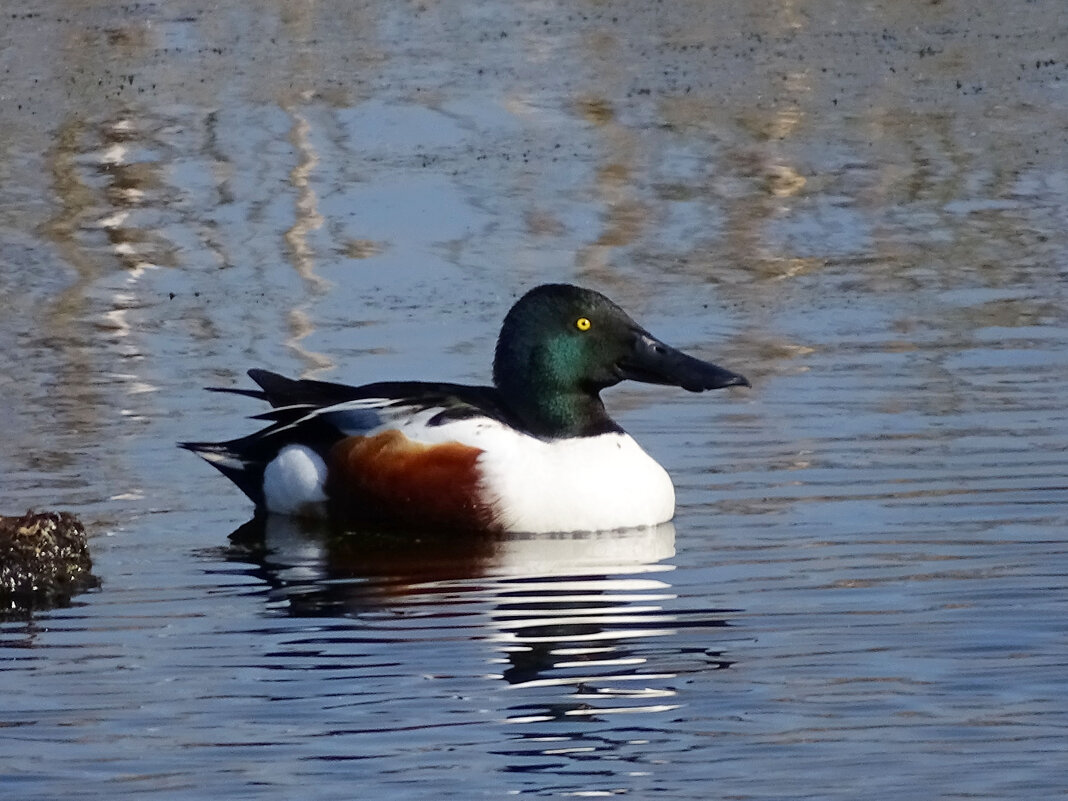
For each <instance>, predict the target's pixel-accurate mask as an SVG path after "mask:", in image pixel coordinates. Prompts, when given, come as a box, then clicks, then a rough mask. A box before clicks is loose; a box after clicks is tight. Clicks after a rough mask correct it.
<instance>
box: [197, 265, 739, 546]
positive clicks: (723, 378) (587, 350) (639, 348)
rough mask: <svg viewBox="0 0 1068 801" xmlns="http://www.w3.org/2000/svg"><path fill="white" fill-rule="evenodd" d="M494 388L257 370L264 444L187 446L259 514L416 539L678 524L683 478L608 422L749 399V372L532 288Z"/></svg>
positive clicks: (602, 302) (597, 301) (587, 301)
mask: <svg viewBox="0 0 1068 801" xmlns="http://www.w3.org/2000/svg"><path fill="white" fill-rule="evenodd" d="M492 375H493V383H492V385H489V386H478V385H465V384H455V383H439V382H430V381H382V382H377V383H371V384H365V385H362V386H350V385H347V384H340V383H333V382H328V381H319V380H312V379H292V378H287V377H284V376H282V375H279V374H277V373H274V372H270V371H268V370H262V369H252V370H249V371H248V376H249V377H250V378H251V379H252V381H253V382H255V384H256V385H257V386H258V387H259V388H258V389H244V388H237V387H209V390H211V391H216V392H228V393H233V394H237V395H243V396H248V397H252V398H255V399H257V400H261V401H266V402H267V403H268V404H270V406H271V408H270V410H269V411H266V412H264V413H262V414H258V415H254V417H253V419H258V420H264V421H266V425H265V427H263V428H261V429H260V430H258V431H256V432H254V433H252V434H250V435H247V436H243V437H240V438H238V439H233V440H229V441H226V442H182V443H179V446H180V447H182V448H185V449H186V450H189V451H192V452H193V453H195V454H197V455H198V456H200V457H202V458H203V459H205V460H206V461H207V462H208V463H209V464H211V465H212V466H213V467H215V468H217V469H218V470H219V471H220V472H221V473H222V474H223V475H225V476H226V477H227V478H228V479H230V480H231V481H232V482H233V483H234V484H236V485H237V487H238V488H240V489H241V491H242V492H244V494H245V495H246V496H248V498H249V499H250V500H251V501H252V502H253V504H255V507H256V512H257V514H268V515H286V516H291V517H297V518H318V519H331V520H343V521H345V522H346V523H352V524H357V525H364V524H366V525H375V526H399V527H405V528H408V529H420V528H423V529H426V528H434V529H436V530H458V531H483V532H525V533H531V534H542V533H550V532H577V531H607V530H614V529H629V528H640V527H644V526H655V525H659V524H662V523H666V522H667V521H669V520H671V519H672V518H673V517H674V514H675V489H674V485H673V484H672V481H671V478H670V476H669V475H668V473H667V471H666V470H665V469H664V468H663V467H662V466H661V465H660V464H659V463H657V462H656V460H654V459H653V458H652V457H651V456H649V454H647V453H646V452H645V450H643V449H642V447H641V446H640V445H639V444H638V443H637V442H636V441H635V440H634V439H633V438H632V437H631V436H630V435H629V434H627V433H626V432H625V431H624V430H623V429H622V428H621V427H620V426H619V425H618V424H617V423H616V422H615V421H614V420H613V419H612V418H611V417H610V416H609V415H608V412H607V411H606V410H605V406H604V403H603V401H602V399H601V392H602V391H603V390H605V389H607V388H609V387H612V386H614V385H616V384H618V383H620V382H621V381H624V380H630V381H639V382H643V383H647V384H661V385H670V386H677V387H681V388H682V389H684V390H687V391H690V392H704V391H706V390H713V389H722V388H726V387H740V386H744V387H748V386H750V382H749V380H748V379H747V378H746V377H745V376H743V375H741V374H740V373H736V372H733V371H731V370H728V369H726V368H724V367H720V366H718V365H716V364H713V363H712V362H708V361H704V360H702V359H698V358H696V357H694V356H691V355H688V354H686V353H684V352H682V351H680V350H678V349H676V348H673V347H671V346H670V345H667V344H665V343H664V342H662V341H661V340H659V339H657V338H656V337H654V336H653V335H652V334H650V333H649V332H648V331H647V330H646V329H645V328H643V327H642V326H640V325H638V323H636V322H635V321H634V320H633V319H632V318H631V317H630V315H628V314H627V313H626V312H625V311H624V310H623V309H622V308H620V307H619V306H618V305H617V304H616V303H614V302H613V301H612V300H610V299H609V298H608V297H606V296H605V295H603V294H601V293H600V292H597V291H595V290H592V289H587V288H583V287H578V286H574V285H571V284H543V285H541V286H537V287H535V288H533V289H531V290H529V291H528V292H527V293H526V294H524V295H523V296H522V297H520V299H519V300H518V301H516V302H515V304H514V305H513V306H512V307H511V309H510V310H509V311H508V313H507V315H506V316H505V318H504V323H503V324H502V326H501V330H500V334H499V337H498V339H497V346H496V350H495V352H494V358H493V373H492Z"/></svg>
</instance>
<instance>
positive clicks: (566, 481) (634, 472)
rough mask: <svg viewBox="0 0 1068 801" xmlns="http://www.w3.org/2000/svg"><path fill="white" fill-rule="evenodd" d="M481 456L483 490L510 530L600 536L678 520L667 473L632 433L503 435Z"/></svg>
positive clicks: (673, 489)
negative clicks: (545, 437)
mask: <svg viewBox="0 0 1068 801" xmlns="http://www.w3.org/2000/svg"><path fill="white" fill-rule="evenodd" d="M496 439H497V441H495V442H494V443H493V447H492V448H487V449H486V452H485V453H483V454H482V455H481V456H480V457H479V465H480V466H481V467H482V471H483V486H484V488H485V490H486V491H487V493H488V494H489V495H490V496H491V497H492V498H493V499H494V500H495V502H496V503H495V505H496V508H497V512H498V515H499V517H498V520H499V522H500V523H501V524H502V525H503V526H504V528H505V529H506V530H508V531H527V532H534V533H539V532H548V531H599V530H606V529H617V528H632V527H637V526H652V525H656V524H658V523H664V522H666V521H668V520H670V519H671V518H672V516H673V515H674V514H675V488H674V487H673V486H672V484H671V479H670V478H669V477H668V474H667V472H666V471H665V470H664V468H663V467H661V466H660V465H659V464H657V463H656V462H655V461H654V460H653V459H652V457H650V456H649V455H648V454H647V453H646V452H645V451H643V450H642V449H641V447H640V446H639V445H638V443H636V442H635V441H634V440H633V439H631V438H630V437H629V436H628V435H626V434H621V433H620V434H602V435H600V436H596V437H575V438H573V439H562V440H554V441H551V442H543V441H541V440H537V439H534V438H533V437H528V436H525V435H522V434H512V435H511V436H508V435H502V436H500V437H497V438H496Z"/></svg>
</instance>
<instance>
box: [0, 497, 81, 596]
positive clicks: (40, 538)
mask: <svg viewBox="0 0 1068 801" xmlns="http://www.w3.org/2000/svg"><path fill="white" fill-rule="evenodd" d="M92 567H93V563H92V561H91V560H90V559H89V546H88V545H87V544H86V541H85V528H84V527H83V526H82V524H81V521H80V520H78V518H77V517H75V516H74V515H72V514H69V513H67V512H40V513H38V512H32V511H31V512H27V513H26V514H24V515H22V516H21V517H3V516H0V617H11V616H19V615H23V614H27V613H29V612H32V611H33V610H35V609H48V608H50V607H54V606H63V605H64V604H67V603H69V602H70V599H71V597H72V596H74V595H77V594H78V593H80V592H84V591H85V590H88V589H92V588H93V587H95V586H97V584H98V583H99V581H98V579H97V578H96V577H95V576H94V575H93V574H92V572H91V571H92Z"/></svg>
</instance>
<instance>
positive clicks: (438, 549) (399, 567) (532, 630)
mask: <svg viewBox="0 0 1068 801" xmlns="http://www.w3.org/2000/svg"><path fill="white" fill-rule="evenodd" d="M231 541H232V542H233V544H234V551H233V553H232V558H234V559H236V560H238V561H254V562H258V563H259V564H260V566H261V568H263V569H262V570H260V571H258V574H259V575H261V576H263V577H265V578H266V579H267V581H268V582H269V584H270V585H271V590H270V591H269V593H268V595H269V598H268V605H269V607H270V608H271V609H272V611H276V612H281V613H285V614H291V615H294V616H298V617H308V616H339V615H340V616H345V617H353V618H357V619H360V618H363V619H364V623H365V624H367V625H374V621H377V620H380V619H381V610H382V609H389V610H391V612H392V613H393V614H396V613H398V612H401V611H402V610H407V611H404V614H405V615H407V616H411V615H413V614H416V615H419V616H420V618H421V619H422V620H424V621H425V622H426V625H427V626H429V627H430V630H429V633H428V631H427V629H425V628H421V629H420V636H429V637H430V638H431V639H433V638H434V637H441V638H442V639H443V640H448V641H453V640H455V639H456V638H457V637H461V638H463V639H465V640H467V641H469V642H470V643H471V647H472V648H475V649H486V648H487V647H488V648H489V650H490V652H491V653H490V654H489V655H488V656H487V657H486V658H487V659H488V662H489V664H490V665H492V666H493V669H492V670H491V671H488V672H487V673H486V674H483V678H485V679H487V680H491V681H503V682H505V683H507V684H508V685H509V688H510V689H511V690H512V691H514V692H516V693H517V696H516V700H515V704H514V705H513V706H511V707H509V709H508V710H507V711H506V716H505V721H506V722H511V723H530V722H536V721H545V720H550V719H551V720H556V719H560V718H562V717H576V716H577V717H588V716H597V715H603V714H613V713H620V712H641V713H649V712H663V711H665V710H668V709H672V708H675V707H676V706H677V704H676V703H674V702H673V699H674V697H675V690H674V689H673V687H672V686H671V682H672V680H673V679H675V678H677V676H678V665H679V664H680V663H681V664H686V665H689V667H687V668H685V669H686V670H690V669H698V670H700V669H705V668H706V667H707V665H706V662H707V661H708V660H707V655H702V656H701V657H699V658H698V661H699V662H700V665H699V666H698V667H696V668H694V667H693V666H692V665H690V662H692V660H693V658H694V657H693V656H692V655H685V656H683V655H681V654H677V653H675V652H674V651H673V649H672V644H671V642H670V639H669V640H667V641H665V643H664V644H663V645H661V646H659V647H658V646H655V645H654V642H655V641H656V640H658V639H660V638H670V637H672V635H675V634H677V633H678V632H679V629H680V627H681V626H688V627H693V626H705V627H709V628H712V627H718V626H722V625H724V622H723V620H722V619H721V618H722V615H721V613H720V612H718V611H714V610H713V611H707V612H706V611H705V610H701V611H696V610H687V611H686V612H685V613H684V614H685V615H686V617H687V620H686V621H685V623H682V622H680V620H679V614H680V613H679V611H678V610H677V609H676V608H675V607H676V606H677V601H678V596H677V594H676V593H675V591H674V589H673V588H672V585H671V583H670V581H669V580H668V579H669V576H670V575H671V573H672V571H673V570H674V566H673V565H671V564H669V563H667V562H666V560H668V559H670V558H672V557H673V556H674V554H675V528H674V526H673V525H672V524H671V523H666V524H663V525H660V526H654V527H648V528H641V529H630V530H623V531H609V532H583V533H574V534H554V535H516V534H511V535H510V534H503V535H497V536H492V537H489V536H471V535H469V536H467V537H463V536H459V537H458V536H457V535H455V534H452V535H445V534H439V533H434V532H430V533H427V532H418V533H416V534H411V535H407V536H405V535H397V534H393V535H388V536H386V535H383V534H382V533H381V532H378V533H376V532H367V533H363V532H351V531H337V530H324V529H323V528H322V527H321V526H316V525H313V524H310V523H301V522H297V521H293V520H289V519H287V518H277V517H269V518H266V519H257V520H253V521H250V522H249V523H247V524H246V525H245V526H243V527H242V528H241V529H239V530H238V531H237V532H235V533H234V535H233V536H232V537H231ZM364 616H368V617H364ZM472 621H474V622H472ZM435 632H436V633H435ZM379 634H380V636H382V633H381V632H380V633H379ZM392 634H393V636H397V637H398V638H400V639H403V632H392ZM665 654H666V656H665ZM680 660H683V661H682V662H680ZM713 661H714V660H713ZM661 662H663V664H660V663H661ZM546 693H548V694H546Z"/></svg>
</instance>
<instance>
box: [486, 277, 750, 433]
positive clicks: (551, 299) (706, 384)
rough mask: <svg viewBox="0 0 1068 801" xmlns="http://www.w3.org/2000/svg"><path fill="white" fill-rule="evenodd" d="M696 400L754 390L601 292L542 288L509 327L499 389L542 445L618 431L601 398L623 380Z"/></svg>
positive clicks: (519, 306) (497, 369) (522, 302)
mask: <svg viewBox="0 0 1068 801" xmlns="http://www.w3.org/2000/svg"><path fill="white" fill-rule="evenodd" d="M628 378H629V379H633V380H635V381H644V382H647V383H650V384H671V385H675V386H680V387H682V388H683V389H687V390H690V391H691V392H703V391H704V390H706V389H718V388H720V387H730V386H749V381H748V380H746V378H745V377H744V376H742V375H739V374H738V373H733V372H731V371H730V370H725V369H724V368H722V367H718V366H717V365H714V364H711V363H709V362H704V361H701V360H700V359H695V358H693V357H692V356H687V355H686V354H685V353H682V352H681V351H678V350H676V349H675V348H672V347H670V346H668V345H665V344H664V343H663V342H661V341H660V340H658V339H656V338H655V337H654V336H652V335H651V334H650V333H649V332H648V331H646V330H645V329H644V328H642V327H641V326H640V325H638V324H637V323H636V322H634V320H632V319H631V318H630V316H629V315H628V314H627V313H626V312H625V311H623V310H622V309H621V308H620V307H619V306H617V305H616V304H615V303H613V302H612V301H611V300H609V299H608V298H606V297H605V296H604V295H602V294H600V293H599V292H594V291H592V290H589V289H582V288H581V287H577V286H571V285H570V284H544V285H542V286H539V287H535V288H534V289H532V290H530V291H529V292H528V293H527V294H525V295H524V296H523V297H521V298H520V299H519V300H518V301H517V302H516V304H515V305H514V306H513V307H512V309H511V311H509V312H508V315H507V316H506V317H505V319H504V325H503V326H502V328H501V335H500V338H499V339H498V340H497V351H496V355H495V357H494V360H493V381H494V383H495V384H496V385H497V388H498V389H499V390H500V392H501V394H502V396H503V398H504V400H505V402H506V403H507V404H508V406H509V408H510V409H511V410H512V412H513V413H514V414H515V415H516V416H517V417H518V418H519V420H520V422H521V423H522V425H523V426H524V427H525V428H526V429H527V430H529V431H530V432H531V433H532V434H535V435H536V436H539V437H545V438H555V437H573V436H587V435H591V434H598V433H603V432H605V431H612V430H617V426H616V425H615V423H613V422H612V420H611V419H610V418H609V417H608V415H607V414H606V413H605V411H604V406H603V404H602V403H601V399H600V396H599V393H600V391H601V390H602V389H604V388H605V387H610V386H612V385H614V384H618V383H619V382H620V381H623V380H624V379H628Z"/></svg>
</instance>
